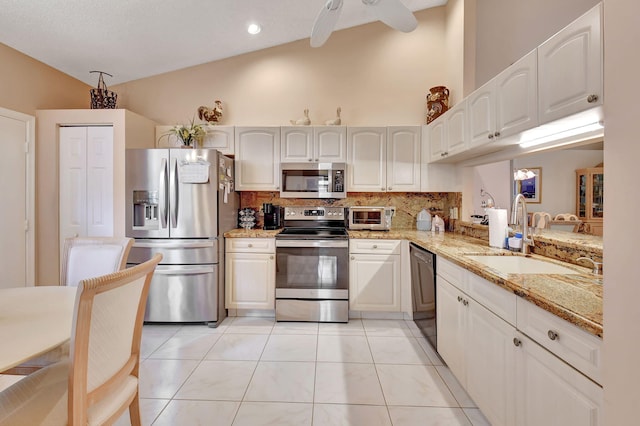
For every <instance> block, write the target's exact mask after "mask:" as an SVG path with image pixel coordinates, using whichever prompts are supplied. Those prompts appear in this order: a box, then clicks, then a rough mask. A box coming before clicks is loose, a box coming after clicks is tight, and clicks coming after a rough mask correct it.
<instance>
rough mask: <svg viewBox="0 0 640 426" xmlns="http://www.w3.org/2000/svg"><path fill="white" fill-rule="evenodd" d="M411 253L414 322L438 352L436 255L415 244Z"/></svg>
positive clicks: (410, 250) (411, 247)
mask: <svg viewBox="0 0 640 426" xmlns="http://www.w3.org/2000/svg"><path fill="white" fill-rule="evenodd" d="M409 253H410V259H411V293H412V294H413V300H412V304H413V321H414V322H415V323H416V325H417V326H418V328H419V329H420V331H421V332H422V334H423V335H424V337H426V338H427V340H428V341H429V343H431V345H432V346H433V347H434V349H436V350H437V349H438V346H437V338H436V337H437V336H436V334H437V332H436V255H435V254H433V253H431V252H430V251H428V250H425V249H423V248H422V247H420V246H417V245H415V244H413V243H411V244H410V246H409Z"/></svg>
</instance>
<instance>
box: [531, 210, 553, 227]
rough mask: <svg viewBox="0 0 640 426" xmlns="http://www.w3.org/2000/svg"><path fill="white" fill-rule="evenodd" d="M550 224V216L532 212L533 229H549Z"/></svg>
mask: <svg viewBox="0 0 640 426" xmlns="http://www.w3.org/2000/svg"><path fill="white" fill-rule="evenodd" d="M550 222H551V215H550V214H549V213H546V212H533V213H532V214H531V226H532V227H534V228H538V229H542V228H549V224H550Z"/></svg>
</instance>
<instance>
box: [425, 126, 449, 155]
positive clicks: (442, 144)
mask: <svg viewBox="0 0 640 426" xmlns="http://www.w3.org/2000/svg"><path fill="white" fill-rule="evenodd" d="M446 130H447V127H446V123H445V117H444V116H443V115H441V116H440V117H438V118H437V119H435V120H434V121H433V122H431V124H428V125H427V132H428V134H429V159H430V161H438V160H442V158H443V157H444V156H445V155H446V154H445V152H446V151H447V131H446Z"/></svg>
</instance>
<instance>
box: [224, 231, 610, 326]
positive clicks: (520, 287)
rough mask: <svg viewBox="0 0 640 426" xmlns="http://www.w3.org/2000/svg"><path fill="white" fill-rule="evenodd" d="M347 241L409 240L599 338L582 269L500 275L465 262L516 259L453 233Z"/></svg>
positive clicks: (589, 281) (590, 282)
mask: <svg viewBox="0 0 640 426" xmlns="http://www.w3.org/2000/svg"><path fill="white" fill-rule="evenodd" d="M278 232H279V231H278V230H276V231H263V230H261V229H252V230H248V231H245V230H244V229H235V230H232V231H229V232H227V233H225V234H224V236H225V237H228V238H271V237H274V236H275V235H277V234H278ZM349 238H365V239H367V238H369V239H394V240H396V239H397V240H402V239H404V240H408V241H410V242H413V243H415V244H417V245H419V246H421V247H423V248H425V249H427V250H430V251H432V252H434V253H435V254H436V255H438V256H442V257H443V258H444V259H447V260H449V261H451V262H453V263H455V264H457V265H459V266H461V267H463V268H465V269H467V270H469V271H471V272H473V273H475V274H477V275H479V276H481V277H482V278H484V279H486V280H488V281H490V282H492V283H494V284H496V285H498V286H500V287H502V288H504V289H506V290H508V291H511V292H513V293H514V294H516V295H518V296H519V297H522V298H524V299H526V300H528V301H530V302H532V303H534V304H535V305H537V306H539V307H541V308H542V309H545V310H546V311H549V312H551V313H553V314H555V315H557V316H559V317H560V318H563V319H565V320H566V321H569V322H570V323H572V324H575V325H576V326H578V327H580V328H582V329H583V330H585V331H587V332H589V333H591V334H594V335H596V336H599V337H602V336H603V328H602V290H603V289H602V275H593V274H592V273H591V270H590V269H588V268H584V267H581V266H577V265H573V264H568V263H565V262H560V261H556V260H553V259H550V258H548V257H544V256H539V255H531V257H533V258H537V259H541V260H544V261H547V262H551V263H555V264H558V265H562V266H564V267H568V268H571V269H573V270H575V271H578V272H579V274H504V273H502V272H500V271H497V270H495V269H491V268H489V267H487V266H485V265H483V264H481V263H479V262H475V261H473V260H471V259H469V258H468V256H469V255H487V254H492V255H504V256H513V255H515V254H514V253H512V252H510V251H508V250H505V249H497V248H492V247H489V244H488V243H487V241H484V240H481V239H477V238H472V237H468V236H464V235H460V234H455V233H449V232H447V233H431V232H427V231H416V230H391V231H349Z"/></svg>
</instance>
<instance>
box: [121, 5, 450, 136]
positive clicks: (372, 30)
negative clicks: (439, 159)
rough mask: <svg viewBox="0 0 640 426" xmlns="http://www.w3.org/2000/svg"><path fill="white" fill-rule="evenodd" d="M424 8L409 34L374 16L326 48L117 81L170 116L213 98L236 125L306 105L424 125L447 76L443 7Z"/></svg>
mask: <svg viewBox="0 0 640 426" xmlns="http://www.w3.org/2000/svg"><path fill="white" fill-rule="evenodd" d="M416 17H417V19H418V28H417V29H416V30H415V31H413V32H411V33H409V34H405V33H401V32H399V31H395V30H392V29H390V28H388V27H387V26H386V25H384V24H382V23H380V22H376V23H372V24H368V25H363V26H360V27H356V28H352V29H347V30H343V31H337V32H334V33H333V34H332V35H331V37H330V38H329V40H328V42H327V43H326V44H325V45H324V46H323V47H321V48H318V49H311V48H309V40H308V39H306V40H300V41H297V42H293V43H289V44H286V45H283V46H278V47H273V48H270V49H265V50H261V51H258V52H254V53H249V54H245V55H242V56H238V57H234V58H230V59H225V60H221V61H216V62H211V63H208V64H204V65H200V66H196V67H192V68H188V69H184V70H180V71H175V72H171V73H167V74H163V75H159V76H155V77H151V78H145V79H141V80H138V81H133V82H129V83H126V84H123V85H120V86H114V87H113V89H114V90H115V91H117V92H118V95H119V97H120V98H119V99H121V102H122V103H121V106H122V107H125V108H128V109H130V110H132V111H135V112H137V113H139V114H142V115H144V116H146V117H149V118H151V119H153V120H154V121H157V122H158V123H162V124H174V123H176V122H186V121H188V120H190V119H191V118H192V117H193V116H194V114H196V110H197V108H198V106H200V105H208V106H211V105H212V104H213V101H214V100H215V99H220V100H222V101H223V103H224V107H225V116H224V119H223V122H224V123H225V124H232V125H283V124H289V120H290V119H297V118H300V117H301V116H302V111H303V110H304V109H305V108H309V109H310V116H311V120H312V123H313V124H324V122H325V121H326V120H329V119H332V118H334V117H335V111H336V107H338V106H341V107H342V118H343V124H347V125H387V124H398V125H401V124H422V123H424V120H425V118H424V117H425V110H426V108H425V96H426V93H428V89H429V88H430V87H432V86H437V85H441V84H443V83H446V81H447V74H446V66H444V65H443V54H444V25H445V8H444V7H439V8H434V9H430V10H427V11H422V12H418V13H416ZM203 48H206V47H205V46H203ZM167 60H171V52H167Z"/></svg>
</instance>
